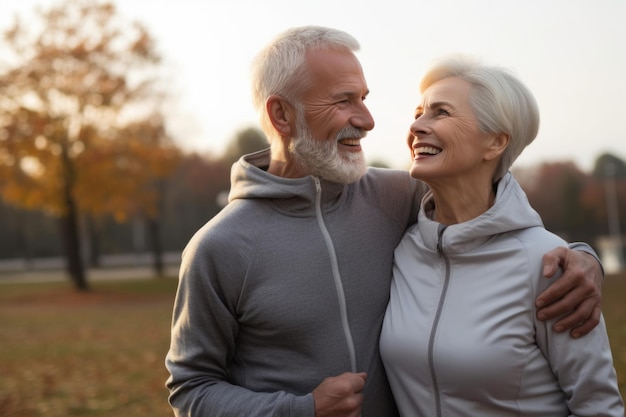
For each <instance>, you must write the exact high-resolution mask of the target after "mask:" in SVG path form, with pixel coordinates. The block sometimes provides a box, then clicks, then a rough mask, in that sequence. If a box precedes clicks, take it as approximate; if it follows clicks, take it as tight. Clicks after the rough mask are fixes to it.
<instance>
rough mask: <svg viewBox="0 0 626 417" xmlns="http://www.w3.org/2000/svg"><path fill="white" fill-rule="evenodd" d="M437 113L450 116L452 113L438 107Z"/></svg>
mask: <svg viewBox="0 0 626 417" xmlns="http://www.w3.org/2000/svg"><path fill="white" fill-rule="evenodd" d="M437 115H438V116H449V115H450V113H449V112H448V110H446V109H438V110H437Z"/></svg>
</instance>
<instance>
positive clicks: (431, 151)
mask: <svg viewBox="0 0 626 417" xmlns="http://www.w3.org/2000/svg"><path fill="white" fill-rule="evenodd" d="M439 152H441V149H437V148H433V147H432V146H423V147H421V148H419V149H418V150H417V153H419V154H427V155H437V154H438V153H439Z"/></svg>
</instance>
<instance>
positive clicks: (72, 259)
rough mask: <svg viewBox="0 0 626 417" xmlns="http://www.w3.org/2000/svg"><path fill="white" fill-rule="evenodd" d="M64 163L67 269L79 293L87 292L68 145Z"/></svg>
mask: <svg viewBox="0 0 626 417" xmlns="http://www.w3.org/2000/svg"><path fill="white" fill-rule="evenodd" d="M61 158H62V162H63V175H64V178H63V179H64V181H63V190H62V192H63V203H64V206H65V210H64V213H63V214H62V215H61V234H62V236H63V241H64V243H65V258H66V268H67V272H68V274H69V276H70V279H71V280H72V282H73V283H74V287H75V288H76V289H77V290H79V291H87V290H88V289H89V286H88V285H87V277H86V276H85V267H84V265H83V260H82V254H81V251H80V229H79V226H78V208H77V205H76V200H75V199H74V194H73V192H72V191H73V188H74V180H75V178H74V170H73V166H72V162H71V160H70V158H69V155H68V152H67V144H64V146H62V147H61Z"/></svg>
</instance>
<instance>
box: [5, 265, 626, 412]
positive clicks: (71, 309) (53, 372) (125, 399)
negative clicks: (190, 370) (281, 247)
mask: <svg viewBox="0 0 626 417" xmlns="http://www.w3.org/2000/svg"><path fill="white" fill-rule="evenodd" d="M175 287H176V280H174V279H160V280H149V281H145V280H143V281H115V282H107V283H104V282H100V283H94V284H93V291H92V292H90V293H87V294H80V293H76V292H75V291H73V290H72V289H70V288H69V285H68V284H63V283H57V284H5V285H1V286H0V416H2V417H40V416H42V417H43V416H46V417H61V416H64V417H67V416H80V417H96V416H115V417H143V416H150V417H161V416H162V417H166V416H167V417H171V416H172V412H171V410H170V408H169V405H168V404H167V391H166V390H165V388H164V385H163V384H164V381H165V379H166V378H167V373H166V371H165V368H164V365H163V360H164V356H165V353H166V352H167V348H168V345H169V322H170V314H171V308H172V301H173V295H174V291H175ZM625 298H626V275H624V276H609V277H607V278H606V282H605V284H604V305H603V311H604V314H605V318H606V322H607V325H608V329H609V336H610V338H611V345H612V349H613V355H614V359H615V367H616V369H617V372H618V378H619V383H620V390H621V392H622V395H624V394H625V393H626V379H625V378H626V302H625V301H624V300H625Z"/></svg>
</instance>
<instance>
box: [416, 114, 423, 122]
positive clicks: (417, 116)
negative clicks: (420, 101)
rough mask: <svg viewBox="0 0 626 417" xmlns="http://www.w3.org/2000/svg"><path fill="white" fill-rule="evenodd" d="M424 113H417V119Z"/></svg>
mask: <svg viewBox="0 0 626 417" xmlns="http://www.w3.org/2000/svg"><path fill="white" fill-rule="evenodd" d="M422 114H424V113H415V120H417V119H419V118H420V117H421V116H422Z"/></svg>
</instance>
